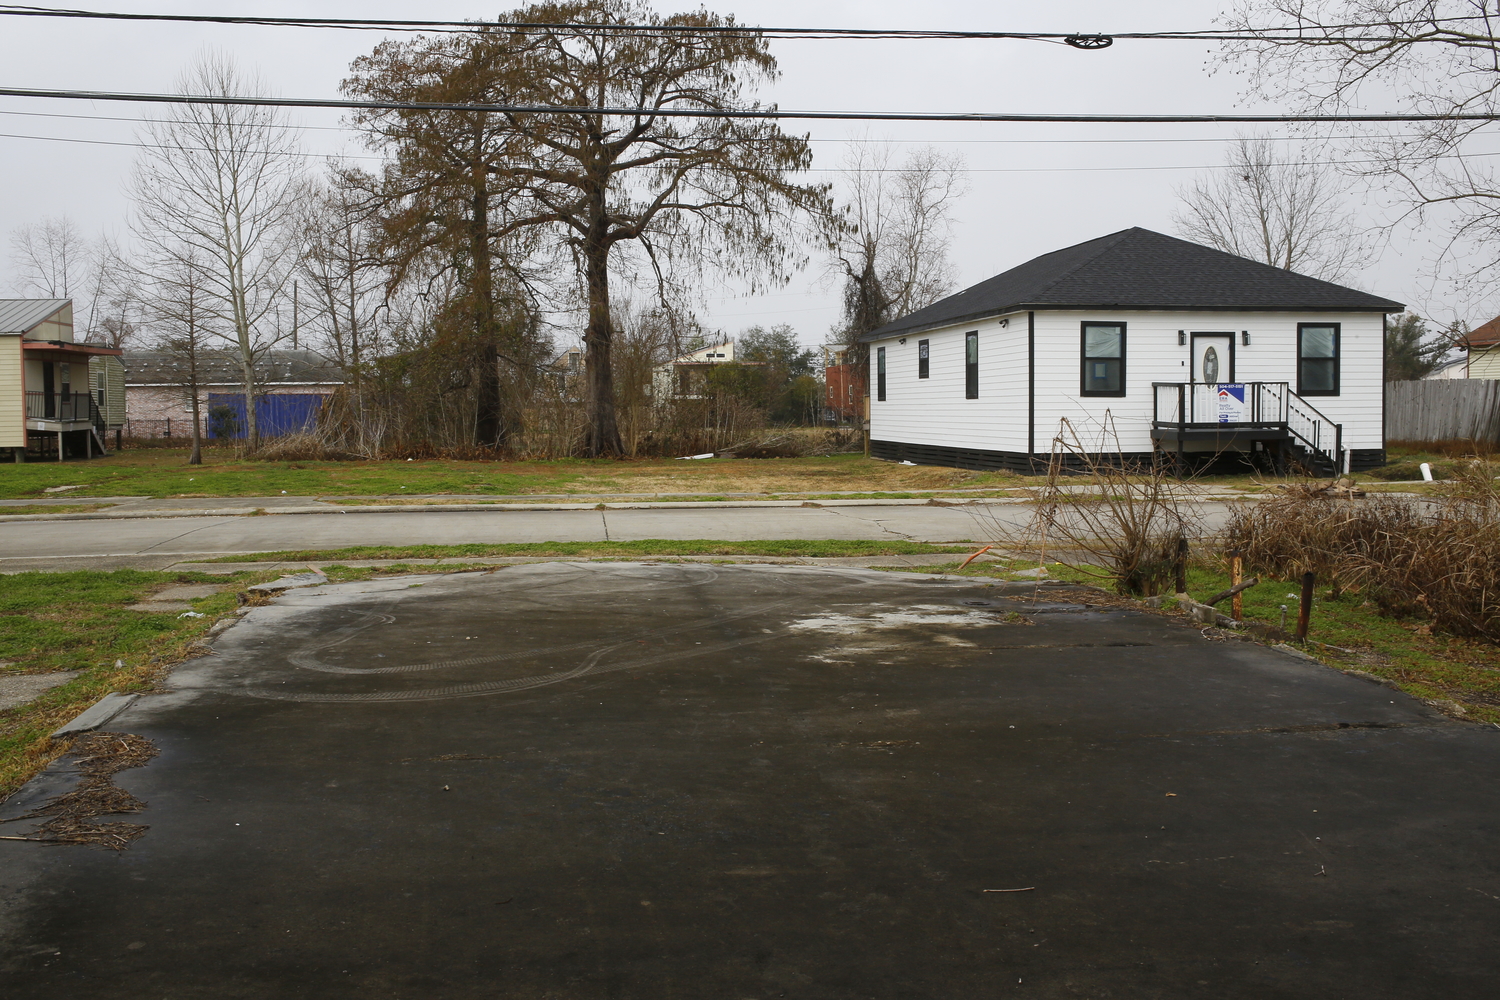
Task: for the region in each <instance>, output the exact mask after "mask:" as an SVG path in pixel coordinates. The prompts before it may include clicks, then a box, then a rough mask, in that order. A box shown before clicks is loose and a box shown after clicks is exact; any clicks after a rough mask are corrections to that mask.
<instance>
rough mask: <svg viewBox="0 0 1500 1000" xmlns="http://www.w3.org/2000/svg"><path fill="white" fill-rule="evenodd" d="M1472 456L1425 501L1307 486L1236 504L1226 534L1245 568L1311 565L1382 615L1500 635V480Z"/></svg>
mask: <svg viewBox="0 0 1500 1000" xmlns="http://www.w3.org/2000/svg"><path fill="white" fill-rule="evenodd" d="M1494 473H1495V467H1494V466H1492V465H1490V464H1489V463H1488V462H1483V461H1475V462H1472V463H1468V464H1466V465H1465V466H1464V467H1462V468H1461V469H1460V470H1459V472H1458V474H1457V479H1456V482H1454V483H1453V484H1452V485H1451V486H1450V488H1449V489H1448V490H1447V491H1446V492H1445V493H1444V494H1441V495H1439V496H1437V497H1435V498H1432V499H1427V500H1416V499H1410V498H1401V497H1371V498H1369V499H1365V500H1343V499H1335V498H1333V497H1329V496H1327V495H1323V494H1319V493H1317V492H1314V491H1310V490H1301V491H1298V490H1291V491H1288V492H1287V494H1286V495H1285V496H1282V497H1279V498H1277V499H1274V500H1269V501H1265V502H1263V503H1260V504H1258V505H1256V506H1255V507H1253V508H1251V509H1248V510H1244V511H1238V512H1236V513H1235V514H1234V515H1233V516H1232V517H1231V520H1230V524H1229V526H1228V528H1227V529H1226V531H1225V533H1224V540H1225V544H1226V545H1227V546H1228V547H1230V548H1238V549H1239V550H1240V552H1241V553H1242V555H1243V556H1244V558H1245V563H1246V567H1247V569H1248V570H1250V571H1251V572H1257V573H1262V574H1265V575H1269V576H1275V577H1279V578H1281V579H1290V578H1293V577H1295V576H1297V575H1298V574H1301V573H1306V572H1312V573H1316V574H1317V575H1318V576H1319V578H1320V579H1322V580H1324V581H1327V582H1329V583H1331V584H1332V585H1333V587H1334V589H1335V590H1338V589H1341V588H1344V587H1349V588H1354V589H1358V590H1359V591H1361V592H1362V593H1364V594H1365V595H1366V596H1367V597H1368V598H1369V599H1370V600H1372V601H1374V602H1375V604H1376V605H1377V606H1378V607H1379V608H1380V609H1381V610H1382V611H1383V612H1384V613H1386V614H1389V615H1393V616H1401V617H1419V618H1423V619H1426V620H1429V621H1431V622H1432V624H1433V625H1434V626H1435V627H1437V628H1439V629H1441V630H1443V631H1445V632H1449V633H1451V634H1453V635H1461V636H1470V637H1474V638H1479V639H1483V640H1485V641H1487V642H1492V643H1500V489H1497V487H1496V484H1495V479H1494Z"/></svg>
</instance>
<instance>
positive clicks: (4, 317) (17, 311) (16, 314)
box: [0, 299, 73, 334]
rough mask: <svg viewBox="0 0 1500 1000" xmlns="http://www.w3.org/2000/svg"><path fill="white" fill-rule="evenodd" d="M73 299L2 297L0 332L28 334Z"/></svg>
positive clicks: (0, 304)
mask: <svg viewBox="0 0 1500 1000" xmlns="http://www.w3.org/2000/svg"><path fill="white" fill-rule="evenodd" d="M72 301H73V300H72V299H0V334H7V333H20V334H26V333H30V332H31V331H32V330H35V329H36V328H37V327H39V326H41V325H42V324H43V323H44V322H46V321H47V320H48V319H50V318H51V317H52V316H53V315H54V314H55V313H58V312H61V311H62V310H63V309H64V308H66V307H67V306H68V305H70V304H71V303H72Z"/></svg>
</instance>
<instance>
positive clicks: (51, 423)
mask: <svg viewBox="0 0 1500 1000" xmlns="http://www.w3.org/2000/svg"><path fill="white" fill-rule="evenodd" d="M26 429H27V430H29V431H42V432H59V433H64V434H66V433H68V432H71V431H88V433H89V436H90V437H91V438H92V439H93V441H94V444H95V445H96V446H97V447H98V449H99V453H100V454H102V455H108V454H109V448H108V447H107V446H106V445H105V443H104V442H105V440H106V437H105V434H106V430H107V425H106V423H105V419H104V414H103V413H102V412H100V410H99V404H98V403H96V402H94V397H93V396H92V395H91V394H89V393H87V392H69V393H61V392H37V391H34V390H33V391H28V392H27V393H26Z"/></svg>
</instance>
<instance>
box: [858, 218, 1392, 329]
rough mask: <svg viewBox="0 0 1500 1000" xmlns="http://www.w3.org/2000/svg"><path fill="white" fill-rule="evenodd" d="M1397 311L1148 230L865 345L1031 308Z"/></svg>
mask: <svg viewBox="0 0 1500 1000" xmlns="http://www.w3.org/2000/svg"><path fill="white" fill-rule="evenodd" d="M1402 308H1404V307H1403V306H1402V305H1401V303H1399V302H1392V301H1391V300H1390V299H1383V298H1380V297H1379V296H1376V295H1370V294H1369V293H1367V292H1360V291H1356V290H1354V289H1352V288H1345V287H1344V286H1342V285H1335V284H1333V283H1332V282H1329V281H1320V280H1318V279H1317V278H1309V277H1307V276H1306V275H1305V274H1297V273H1295V272H1293V271H1285V270H1282V269H1281V268H1279V267H1272V266H1271V265H1269V264H1261V263H1259V262H1257V261H1253V260H1247V259H1245V258H1244V257H1236V256H1234V255H1233V254H1228V253H1224V252H1223V251H1221V250H1214V249H1211V248H1209V247H1205V246H1199V245H1198V244H1197V243H1189V242H1188V241H1187V240H1179V239H1175V238H1173V237H1171V236H1163V235H1162V234H1161V233H1154V232H1152V231H1151V230H1149V229H1139V228H1137V229H1124V230H1121V231H1120V232H1118V233H1111V234H1110V235H1108V236H1101V237H1100V238H1099V239H1097V240H1089V241H1088V242H1087V243H1080V244H1078V245H1077V246H1071V247H1068V248H1066V249H1064V250H1054V251H1053V252H1052V253H1048V254H1043V255H1042V256H1040V257H1036V258H1034V259H1032V260H1028V261H1027V262H1026V263H1024V264H1022V265H1020V266H1019V267H1013V268H1011V269H1010V270H1009V271H1006V272H1004V273H1003V274H997V275H995V276H994V277H993V278H990V279H988V280H985V281H981V282H980V283H979V284H977V285H974V286H972V287H970V288H965V289H964V290H963V291H961V292H958V293H956V294H954V295H950V296H948V297H947V298H946V299H942V300H940V301H938V302H934V303H933V304H932V305H930V306H928V307H927V308H925V309H918V310H917V311H916V312H914V313H912V314H911V315H909V316H903V317H902V318H901V319H898V320H896V321H895V322H893V323H887V324H886V325H885V326H882V327H881V328H880V329H878V330H873V331H871V332H870V333H867V334H865V335H864V336H862V337H860V340H864V341H870V340H882V339H884V338H886V337H893V336H896V335H898V334H903V333H912V332H915V331H918V330H930V329H934V328H936V327H940V326H948V325H950V324H953V323H963V322H965V321H969V320H976V319H981V318H983V317H986V316H999V315H1001V314H1004V313H1009V312H1017V311H1019V310H1030V309H1203V310H1215V309H1236V310H1239V309H1246V310H1279V311H1288V312H1400V311H1401V309H1402Z"/></svg>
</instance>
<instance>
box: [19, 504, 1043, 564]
mask: <svg viewBox="0 0 1500 1000" xmlns="http://www.w3.org/2000/svg"><path fill="white" fill-rule="evenodd" d="M1030 512H1031V511H1030V508H1027V507H1021V506H1014V505H1011V506H998V505H997V506H986V507H928V506H915V507H727V508H711V507H690V508H660V507H658V508H639V509H621V510H558V511H533V510H505V509H503V508H502V509H492V510H486V511H444V510H426V511H401V512H393V513H387V512H382V511H378V510H372V509H370V508H362V509H357V510H353V511H351V512H350V513H348V514H340V513H328V514H275V515H266V516H260V517H245V516H236V517H167V518H121V519H111V520H85V521H12V522H8V523H5V524H0V559H7V560H13V559H41V560H47V559H53V560H55V559H59V558H70V557H71V558H76V557H94V556H177V557H182V556H188V555H210V554H218V555H223V554H229V553H239V552H270V551H277V550H284V549H310V548H317V549H334V548H343V547H346V546H351V545H462V544H467V543H499V542H561V541H581V542H602V541H634V540H638V539H645V538H671V539H691V538H713V539H719V540H722V541H742V540H755V539H781V538H795V539H821V538H834V539H877V540H896V539H906V540H911V541H924V542H946V541H959V540H964V541H967V540H970V539H975V538H981V537H983V536H984V535H985V533H986V532H987V531H988V530H989V529H988V519H989V518H993V517H997V516H998V517H1004V518H1007V519H1012V520H1020V521H1024V520H1025V518H1027V517H1029V516H1030Z"/></svg>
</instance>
